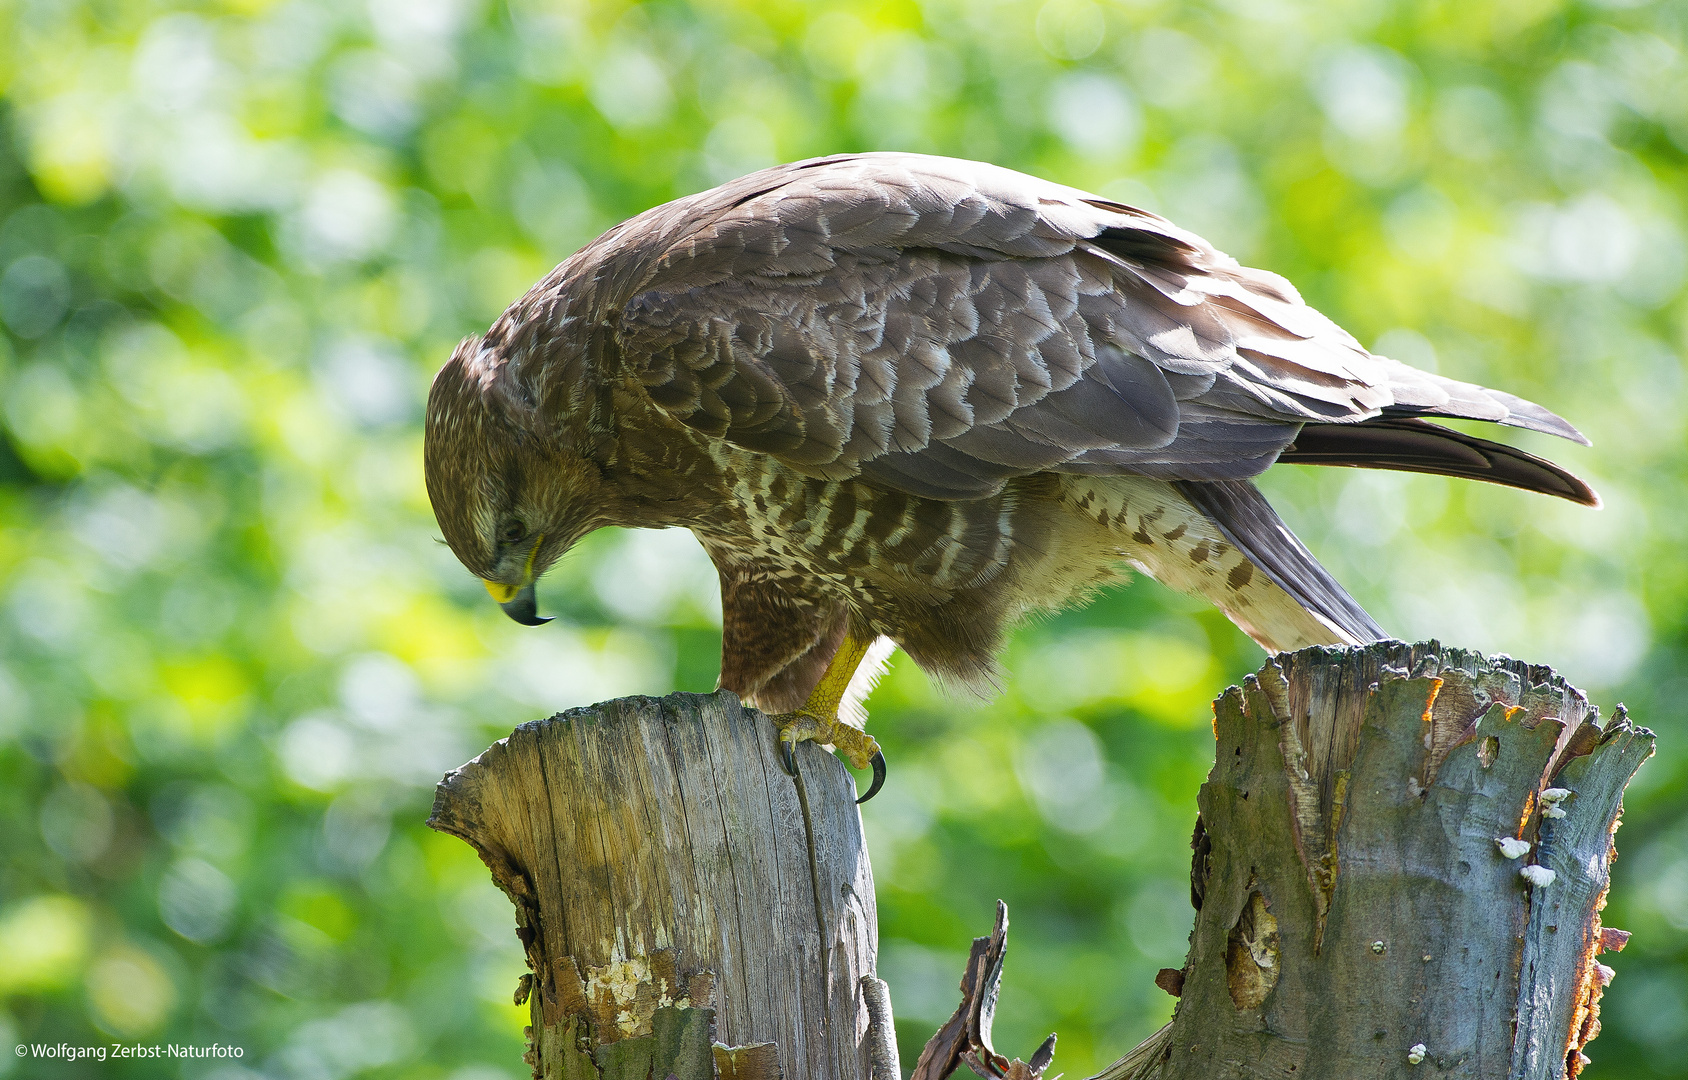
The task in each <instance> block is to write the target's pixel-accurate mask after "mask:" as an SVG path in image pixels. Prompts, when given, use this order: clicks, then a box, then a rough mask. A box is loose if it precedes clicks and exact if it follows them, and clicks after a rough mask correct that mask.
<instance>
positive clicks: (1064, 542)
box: [424, 153, 1599, 798]
mask: <svg viewBox="0 0 1688 1080" xmlns="http://www.w3.org/2000/svg"><path fill="white" fill-rule="evenodd" d="M1427 417H1457V418H1463V419H1473V420H1489V421H1493V422H1495V423H1498V424H1506V425H1511V426H1513V427H1520V428H1529V429H1532V430H1535V431H1542V432H1547V433H1549V434H1553V435H1559V436H1563V437H1564V438H1567V439H1571V440H1574V441H1577V442H1581V443H1584V444H1585V445H1586V443H1587V440H1586V439H1584V438H1583V437H1582V435H1581V434H1579V433H1578V432H1577V430H1576V429H1575V428H1573V427H1572V426H1571V425H1570V424H1568V423H1566V422H1565V421H1564V420H1562V419H1560V418H1559V417H1558V416H1556V415H1554V414H1553V413H1551V412H1549V411H1547V410H1546V409H1544V408H1542V407H1541V406H1539V405H1535V404H1533V403H1531V402H1528V401H1524V400H1522V399H1521V398H1518V397H1514V396H1513V395H1511V394H1508V393H1504V392H1502V391H1499V390H1489V389H1485V388H1483V387H1480V386H1476V385H1473V384H1471V383H1464V382H1458V381H1455V380H1453V379H1447V378H1443V377H1441V376H1439V375H1434V374H1430V373H1428V372H1424V371H1420V370H1417V369H1415V368H1412V367H1409V366H1408V365H1406V364H1404V363H1401V362H1399V361H1396V360H1391V359H1388V358H1386V357H1383V356H1377V355H1374V354H1372V353H1370V352H1368V351H1367V350H1366V349H1364V348H1362V347H1361V346H1360V345H1359V343H1358V342H1356V341H1355V340H1354V338H1353V337H1351V336H1350V335H1349V334H1347V333H1346V332H1345V331H1343V330H1342V329H1341V328H1340V327H1338V326H1336V324H1334V323H1333V322H1331V321H1330V320H1329V319H1327V318H1326V317H1325V316H1323V315H1321V314H1320V313H1319V312H1317V311H1315V310H1314V309H1312V308H1310V307H1308V306H1307V305H1306V304H1305V303H1304V302H1303V301H1302V299H1301V297H1300V295H1299V294H1297V292H1296V291H1295V289H1294V287H1293V286H1291V285H1290V284H1289V282H1287V281H1285V280H1284V279H1283V278H1281V277H1279V276H1277V275H1276V274H1272V273H1268V272H1266V271H1263V270H1255V269H1251V268H1249V267H1245V266H1242V265H1240V264H1239V263H1237V262H1236V260H1234V259H1232V258H1230V257H1229V256H1227V255H1224V254H1222V253H1221V252H1219V251H1217V250H1215V249H1214V248H1213V246H1212V245H1210V244H1209V243H1207V241H1205V240H1203V239H1202V238H1201V237H1199V236H1196V235H1195V234H1193V233H1190V232H1188V231H1186V230H1184V229H1181V228H1179V227H1178V226H1176V225H1174V224H1172V223H1171V222H1169V221H1167V220H1165V219H1164V218H1161V217H1158V216H1156V215H1154V214H1151V213H1147V212H1145V211H1143V210H1139V209H1136V208H1134V207H1131V206H1126V205H1123V204H1120V203H1118V202H1114V201H1112V200H1109V199H1105V198H1101V197H1099V196H1096V195H1091V194H1087V193H1085V192H1083V191H1079V190H1075V189H1073V188H1069V187H1063V186H1061V185H1059V184H1054V183H1050V182H1047V181H1044V180H1040V179H1036V178H1034V177H1031V176H1026V175H1023V174H1021V173H1016V172H1011V171H1009V170H1007V169H1003V168H998V167H995V166H992V165H987V164H982V163H979V162H972V161H960V160H954V159H948V158H941V157H928V156H924V155H919V154H897V153H874V154H859V155H838V156H833V157H825V158H817V159H813V160H809V161H803V162H798V163H796V164H790V165H782V166H778V167H775V168H771V169H767V170H764V171H762V172H757V173H753V174H751V175H749V176H745V177H742V178H740V179H738V180H734V181H732V182H730V183H727V184H724V185H722V186H721V187H718V188H714V189H713V190H710V191H705V192H702V193H701V194H697V195H691V196H688V197H686V198H683V199H679V200H677V201H675V202H671V203H668V204H666V205H663V206H659V207H656V208H655V209H652V210H648V211H646V212H645V213H642V214H640V215H638V216H637V217H634V218H632V219H630V220H628V221H626V222H623V223H622V224H620V225H618V226H616V227H615V228H613V229H611V230H610V231H609V232H607V233H605V234H604V235H603V236H601V237H599V238H598V239H597V240H595V241H593V242H592V243H591V244H589V245H588V246H587V247H585V248H584V249H582V250H581V251H580V252H578V253H577V254H575V255H574V256H573V257H571V258H570V259H568V260H567V261H566V262H564V263H563V264H562V265H560V266H558V267H557V268H556V269H555V270H553V271H552V272H551V274H550V275H549V276H547V277H546V278H545V279H544V280H543V281H541V282H540V283H539V284H537V285H535V286H534V287H533V289H532V290H530V291H529V292H528V293H527V295H525V296H523V297H522V298H521V299H519V300H517V301H516V302H515V303H514V304H513V305H511V307H510V308H509V310H508V311H506V312H505V313H504V314H503V315H502V316H500V317H499V319H498V320H497V321H496V322H494V323H493V324H492V327H491V328H490V329H489V330H488V331H487V333H486V334H485V336H483V337H479V338H470V339H468V340H466V341H464V342H463V343H462V344H461V345H459V346H458V348H457V350H456V352H455V353H454V354H453V355H452V357H451V359H450V360H449V361H448V362H447V363H446V364H445V366H444V367H443V368H442V369H441V370H440V372H439V374H438V376H437V377H436V378H435V380H434V384H433V389H432V392H431V394H430V395H429V400H428V411H427V421H426V428H427V430H426V438H425V444H424V445H425V451H424V454H425V467H426V476H427V485H428V493H429V497H430V498H431V500H432V502H433V506H434V512H435V515H436V516H437V518H438V520H439V524H440V528H441V530H442V531H443V533H444V536H445V539H446V541H447V543H449V544H450V545H451V548H452V550H453V551H454V552H455V553H456V554H457V556H458V558H459V559H461V560H462V561H463V564H464V565H465V566H467V567H468V568H469V570H470V571H471V572H473V573H474V574H476V575H478V576H479V577H480V578H482V579H483V580H484V582H485V583H486V587H487V589H488V591H489V592H491V594H492V596H493V598H494V599H496V600H497V601H499V602H500V603H501V604H502V605H503V607H504V610H505V611H506V612H507V613H508V614H509V615H510V616H511V617H512V618H514V619H516V620H517V621H519V622H523V623H530V624H532V623H537V622H540V621H543V620H540V619H539V618H538V617H537V614H536V603H535V597H534V581H535V579H536V578H538V577H539V575H541V574H542V573H544V572H545V570H546V568H547V567H549V566H551V565H552V564H553V563H554V562H556V560H557V559H558V558H559V557H560V556H561V555H562V554H563V553H564V552H566V551H567V550H568V549H569V548H570V547H571V546H572V545H573V544H575V543H576V542H577V541H578V540H580V538H581V537H582V536H584V535H586V534H587V533H588V532H590V531H592V530H593V529H596V528H599V527H600V526H605V525H620V526H648V527H683V528H687V529H690V530H691V531H692V532H693V533H694V534H696V536H697V538H698V540H699V541H700V542H701V543H702V545H703V548H704V550H705V551H706V552H708V554H709V557H710V558H711V559H712V560H713V561H714V564H715V566H716V568H717V569H718V570H719V572H720V578H721V601H722V612H723V632H722V649H721V681H720V685H721V686H722V687H724V688H726V689H728V690H731V691H734V692H735V693H737V694H738V695H739V696H740V697H742V698H743V699H744V700H745V701H746V702H748V703H750V704H754V705H756V706H758V707H760V708H761V709H763V710H764V711H766V712H768V713H770V714H774V719H775V721H776V723H777V724H779V726H780V730H781V732H782V739H783V740H784V743H785V752H786V754H787V759H788V761H789V751H790V746H791V745H792V744H793V743H794V742H795V741H798V740H801V739H815V740H817V741H819V742H821V743H823V744H833V745H834V746H836V747H837V748H838V749H840V750H842V751H844V752H845V754H846V756H847V757H849V758H850V759H851V760H852V762H853V764H854V765H855V766H856V767H857V768H865V767H867V765H868V764H869V763H870V761H871V763H872V764H873V765H874V767H875V778H874V779H875V782H874V786H873V790H877V788H878V785H879V782H880V780H881V779H882V778H883V772H884V759H883V757H882V756H881V755H879V753H878V746H877V744H876V743H875V742H874V740H873V739H872V738H871V737H869V736H868V735H867V734H866V733H865V732H864V731H862V730H860V729H859V727H858V726H856V724H855V723H853V722H851V721H853V720H855V719H856V718H858V717H859V713H860V710H859V701H860V698H861V697H862V696H863V695H864V694H865V693H866V691H867V690H868V689H869V688H871V685H872V681H873V678H874V677H876V675H877V673H878V670H879V667H880V665H881V664H882V663H883V658H884V656H885V655H886V654H888V653H889V651H890V646H891V644H892V643H894V644H895V645H896V646H901V647H902V648H903V649H904V650H905V651H907V653H908V654H909V655H910V656H911V657H912V658H913V659H914V660H915V662H916V663H918V664H919V665H920V666H921V667H922V668H923V669H925V670H926V671H927V672H928V673H930V674H931V675H933V676H935V677H937V678H938V679H940V680H943V681H949V682H953V683H959V684H964V685H969V686H974V687H980V686H983V685H988V684H989V683H990V681H991V677H992V673H993V665H994V658H995V656H996V654H997V651H998V649H999V648H1000V646H1001V645H1002V642H1003V637H1004V634H1005V632H1006V631H1007V629H1008V628H1009V627H1010V626H1012V625H1013V624H1014V623H1015V621H1016V620H1018V619H1020V618H1021V617H1022V616H1024V615H1026V614H1027V613H1030V612H1036V611H1045V610H1051V609H1056V608H1060V607H1062V606H1064V605H1069V604H1073V603H1076V602H1079V601H1081V600H1083V599H1084V598H1085V597H1086V596H1088V595H1089V594H1091V593H1092V592H1094V591H1095V590H1096V589H1097V588H1098V587H1099V586H1102V585H1104V584H1106V583H1109V582H1112V581H1117V580H1119V579H1121V578H1122V577H1123V576H1125V575H1126V574H1127V573H1128V568H1135V569H1137V570H1139V571H1141V572H1143V573H1145V574H1148V575H1149V576H1151V577H1153V578H1155V579H1157V580H1159V581H1161V582H1163V583H1165V584H1167V585H1169V586H1171V587H1173V588H1175V589H1179V590H1182V591H1184V592H1188V593H1193V594H1196V595H1198V596H1202V597H1204V598H1206V599H1207V600H1208V601H1210V602H1212V603H1213V604H1215V605H1217V606H1218V607H1219V608H1220V609H1221V610H1222V611H1224V612H1225V614H1226V615H1227V616H1229V617H1230V619H1231V620H1232V621H1233V622H1234V623H1236V624H1237V625H1238V626H1239V627H1241V628H1242V629H1243V630H1244V631H1245V632H1247V633H1248V635H1249V636H1250V637H1252V638H1253V639H1254V640H1255V641H1257V642H1259V643H1260V644H1261V645H1262V646H1263V647H1265V648H1266V649H1267V650H1269V651H1279V650H1287V649H1294V648H1299V647H1301V646H1305V645H1310V644H1335V643H1349V644H1355V643H1361V642H1367V641H1373V640H1378V639H1381V638H1383V637H1386V636H1387V635H1385V634H1384V632H1383V631H1382V629H1381V628H1379V626H1378V625H1377V623H1375V622H1374V621H1373V620H1372V619H1371V617H1370V616H1369V615H1367V614H1366V612H1365V611H1364V610H1363V609H1362V608H1361V607H1360V605H1359V604H1358V603H1356V602H1355V601H1354V600H1353V599H1352V598H1351V597H1350V596H1349V595H1348V594H1347V593H1346V592H1345V591H1343V589H1342V587H1341V586H1340V585H1339V584H1337V582H1336V581H1335V580H1334V579H1333V578H1332V577H1331V576H1330V574H1329V573H1327V572H1326V571H1325V569H1324V568H1323V567H1321V566H1320V565H1319V563H1318V562H1317V561H1316V560H1315V559H1314V558H1313V556H1312V555H1311V554H1310V553H1309V552H1308V551H1307V549H1306V548H1305V547H1304V546H1303V545H1302V544H1301V543H1300V541H1299V540H1297V539H1296V537H1295V536H1294V535H1292V534H1291V532H1290V531H1289V529H1288V528H1287V527H1286V526H1285V525H1284V523H1283V522H1282V521H1281V520H1280V519H1279V518H1278V516H1277V515H1276V514H1275V513H1274V512H1273V511H1272V509H1271V507H1270V506H1268V505H1267V503H1266V501H1265V500H1264V498H1262V496H1261V495H1260V492H1259V491H1258V490H1257V489H1256V488H1255V487H1254V485H1253V484H1252V483H1250V478H1251V477H1253V476H1255V475H1257V474H1259V473H1260V472H1262V471H1263V470H1264V469H1266V468H1267V467H1268V466H1270V465H1271V464H1272V463H1273V462H1277V461H1288V462H1301V463H1307V464H1318V465H1348V466H1359V467H1362V468H1375V469H1401V470H1406V471H1409V472H1426V473H1440V474H1444V475H1448V476H1460V477H1467V478H1471V479H1477V480H1488V481H1492V482H1494V483H1499V484H1506V485H1510V486H1512V487H1518V488H1524V489H1527V490H1531V491H1538V492H1542V493H1545V494H1549V495H1556V496H1559V497H1561V498H1565V499H1570V500H1572V501H1574V502H1579V503H1584V504H1586V505H1590V506H1594V505H1598V503H1599V500H1598V498H1597V496H1596V495H1595V494H1594V492H1593V491H1592V490H1590V489H1589V487H1588V486H1587V485H1586V484H1584V483H1583V482H1582V481H1580V480H1578V479H1577V478H1576V477H1574V476H1572V475H1571V474H1570V473H1568V472H1566V471H1565V470H1564V469H1561V468H1560V467H1559V466H1557V465H1554V464H1553V463H1551V462H1549V461H1546V460H1544V459H1542V458H1539V457H1535V456H1533V455H1530V454H1527V453H1524V452H1522V451H1519V450H1515V449H1512V448H1511V447H1508V446H1504V445H1501V444H1499V443H1495V442H1490V441H1487V440H1484V439H1479V438H1475V437H1473V436H1470V435H1467V434H1464V433H1462V432H1458V431H1455V430H1451V429H1449V428H1446V427H1443V426H1441V425H1438V424H1435V423H1433V422H1431V421H1430V420H1428V419H1426V418H1427ZM864 661H866V662H865V663H864ZM841 714H842V715H843V717H844V719H843V720H841V719H840V716H841ZM871 793H872V791H870V792H869V795H871ZM866 797H867V796H864V798H866Z"/></svg>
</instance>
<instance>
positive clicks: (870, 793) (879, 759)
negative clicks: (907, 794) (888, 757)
mask: <svg viewBox="0 0 1688 1080" xmlns="http://www.w3.org/2000/svg"><path fill="white" fill-rule="evenodd" d="M870 764H871V765H872V766H873V783H871V784H869V785H868V787H867V794H865V795H863V796H862V797H861V798H859V799H857V800H856V805H857V806H860V805H861V804H862V803H865V802H867V801H868V800H869V799H871V798H873V797H874V796H875V795H877V794H879V789H880V788H882V787H884V786H885V752H884V751H882V750H875V751H874V752H873V759H872V761H871V762H870Z"/></svg>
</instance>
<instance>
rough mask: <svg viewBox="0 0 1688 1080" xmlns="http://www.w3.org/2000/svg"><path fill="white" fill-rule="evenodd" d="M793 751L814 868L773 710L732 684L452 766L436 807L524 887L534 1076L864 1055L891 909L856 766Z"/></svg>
mask: <svg viewBox="0 0 1688 1080" xmlns="http://www.w3.org/2000/svg"><path fill="white" fill-rule="evenodd" d="M798 760H799V763H800V769H801V771H802V773H803V777H804V788H805V791H806V794H807V798H808V801H809V808H810V810H811V811H812V813H811V814H810V815H808V816H809V817H810V819H811V820H812V824H813V832H812V837H813V851H814V854H815V861H814V866H813V871H814V872H813V874H811V864H810V850H811V849H810V843H809V838H810V836H811V833H810V832H809V830H808V829H807V828H806V826H805V814H804V811H803V808H802V806H801V804H800V801H799V798H798V793H797V791H796V788H795V786H794V784H793V782H792V778H791V777H790V776H788V775H786V773H785V771H784V770H783V768H782V767H781V766H780V764H779V759H778V751H777V748H776V745H775V738H774V727H773V724H772V723H771V722H770V721H769V720H768V719H767V718H766V717H764V716H762V715H761V714H760V713H756V712H754V711H751V710H746V709H743V708H741V707H740V705H739V702H738V700H737V699H736V698H735V697H733V695H731V694H728V693H717V694H712V695H699V694H674V695H672V696H670V697H666V698H663V699H661V700H656V699H652V698H626V699H622V700H619V701H612V702H608V703H606V704H603V705H598V706H594V707H592V708H587V709H574V710H571V711H569V712H566V713H563V714H561V715H560V716H556V717H553V718H552V719H550V720H542V721H538V722H535V723H531V724H524V725H523V726H521V727H520V728H517V729H516V730H515V731H514V732H512V733H511V734H510V736H509V737H508V738H505V739H501V740H499V742H498V743H496V744H495V745H494V746H493V747H492V748H490V749H489V750H487V751H486V752H485V753H483V754H482V755H481V756H480V757H478V758H476V759H475V760H474V761H471V762H470V763H469V764H467V765H465V766H463V767H462V768H461V769H458V770H456V771H454V772H452V773H451V774H449V775H448V776H447V777H446V778H445V779H444V780H443V781H442V782H441V783H440V786H439V791H438V794H437V796H436V798H435V802H434V813H433V816H432V817H431V818H430V819H429V822H428V823H429V825H431V826H432V827H433V828H436V829H439V830H441V831H443V832H448V833H452V834H454V835H456V836H459V837H462V838H463V839H464V840H467V841H468V842H469V843H470V844H472V845H474V847H475V850H476V851H478V852H479V853H480V855H481V858H482V859H483V860H484V861H485V862H486V864H487V866H488V867H489V868H490V869H491V870H492V876H493V880H494V881H496V882H497V883H498V885H499V887H500V888H502V889H503V890H504V892H505V894H506V895H508V896H509V897H510V900H511V902H512V903H514V904H515V906H516V922H517V927H518V931H517V932H518V934H519V935H520V936H521V938H522V942H523V945H524V946H525V947H526V950H527V957H528V963H529V965H530V966H531V968H532V975H531V979H529V978H524V980H523V984H522V988H521V990H520V991H518V995H521V994H530V995H531V996H530V997H529V999H528V1000H529V1002H530V1005H531V1008H532V1017H533V1023H532V1027H531V1028H530V1029H529V1033H530V1049H529V1054H528V1062H529V1064H530V1065H532V1066H533V1071H534V1076H536V1077H545V1078H563V1077H568V1078H584V1077H591V1078H593V1080H600V1078H601V1080H645V1078H646V1077H655V1078H656V1080H664V1078H666V1077H669V1076H670V1074H672V1075H673V1076H676V1077H678V1080H706V1078H711V1077H714V1076H717V1075H719V1076H722V1077H738V1078H742V1080H773V1078H775V1077H779V1076H781V1075H783V1076H786V1077H791V1078H793V1080H797V1078H806V1080H858V1078H860V1077H865V1076H867V1075H868V1071H869V1068H870V1060H869V1059H870V1056H871V1054H870V1042H871V1040H870V1039H869V1037H868V1035H869V1031H868V1028H869V1024H868V1007H869V1004H870V1002H869V1001H868V1000H867V996H864V990H863V987H862V985H861V977H862V976H864V975H870V974H871V973H872V971H873V964H874V956H875V950H876V947H877V926H876V921H875V910H874V897H873V874H872V870H871V869H870V867H869V865H868V856H867V849H866V846H865V845H864V844H863V842H862V833H861V817H860V815H859V814H858V813H857V812H856V807H855V802H854V799H855V785H854V781H853V780H852V778H851V777H850V774H849V772H848V771H847V770H846V769H845V768H844V766H843V765H842V764H841V763H840V762H839V761H838V760H837V759H836V758H834V757H832V755H830V754H828V753H826V752H824V751H823V750H821V749H819V748H818V747H815V746H812V745H808V744H805V745H803V746H800V747H799V748H798ZM874 989H878V990H881V991H882V989H883V987H882V985H881V986H879V987H875V986H874V985H873V984H872V983H869V985H868V990H869V991H872V990H874ZM868 996H871V994H870V995H868ZM886 1011H887V1013H888V1010H886ZM886 1020H887V1021H888V1020H889V1016H888V1015H887V1016H886ZM887 1027H888V1024H887Z"/></svg>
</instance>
